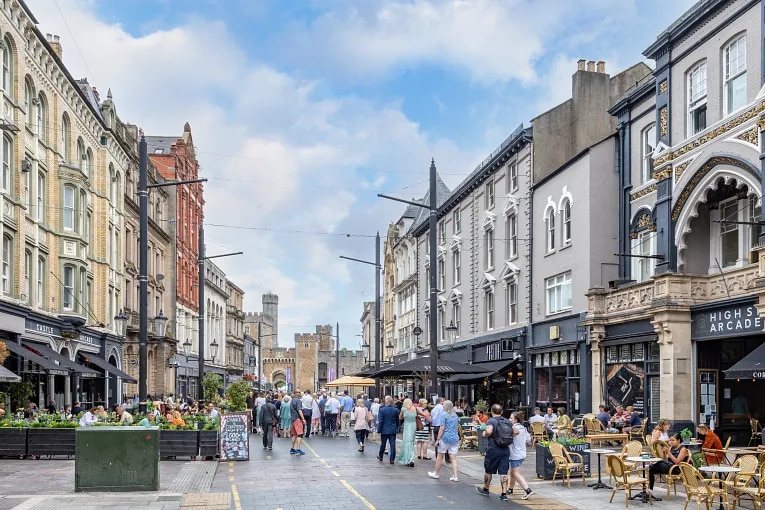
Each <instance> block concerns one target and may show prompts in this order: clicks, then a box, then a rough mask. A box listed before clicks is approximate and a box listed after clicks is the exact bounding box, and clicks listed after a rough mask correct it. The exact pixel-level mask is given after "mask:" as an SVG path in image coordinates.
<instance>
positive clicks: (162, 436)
mask: <svg viewBox="0 0 765 510" xmlns="http://www.w3.org/2000/svg"><path fill="white" fill-rule="evenodd" d="M197 455H199V431H198V430H160V431H159V458H160V459H167V458H171V457H172V458H175V459H179V460H188V459H189V457H196V456H197Z"/></svg>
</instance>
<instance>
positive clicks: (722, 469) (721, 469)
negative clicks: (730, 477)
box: [699, 466, 741, 510]
mask: <svg viewBox="0 0 765 510" xmlns="http://www.w3.org/2000/svg"><path fill="white" fill-rule="evenodd" d="M699 471H703V472H705V473H712V480H715V479H716V478H717V474H718V473H725V474H728V473H738V472H740V471H741V469H740V468H737V467H733V466H701V467H700V468H699ZM723 487H725V486H724V485H723ZM724 509H725V506H724V505H723V497H722V495H721V496H720V510H724Z"/></svg>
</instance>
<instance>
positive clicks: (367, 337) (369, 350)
mask: <svg viewBox="0 0 765 510" xmlns="http://www.w3.org/2000/svg"><path fill="white" fill-rule="evenodd" d="M359 320H360V321H361V350H362V351H363V353H364V361H365V363H367V364H370V365H374V362H375V355H376V354H377V351H378V350H379V351H380V361H384V358H383V355H384V353H385V347H384V346H383V348H382V349H380V347H379V346H378V345H377V342H376V341H375V322H376V320H375V302H374V301H364V311H363V312H362V313H361V319H359ZM380 338H381V339H382V331H381V332H380Z"/></svg>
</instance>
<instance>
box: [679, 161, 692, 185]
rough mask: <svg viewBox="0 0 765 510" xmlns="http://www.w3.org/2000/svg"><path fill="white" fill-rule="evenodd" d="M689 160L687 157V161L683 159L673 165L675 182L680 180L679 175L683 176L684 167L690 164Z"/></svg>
mask: <svg viewBox="0 0 765 510" xmlns="http://www.w3.org/2000/svg"><path fill="white" fill-rule="evenodd" d="M691 161H693V160H691V159H689V160H688V161H684V162H682V163H680V164H679V165H675V182H677V181H679V180H680V177H682V176H683V173H684V172H685V169H686V168H688V165H690V164H691Z"/></svg>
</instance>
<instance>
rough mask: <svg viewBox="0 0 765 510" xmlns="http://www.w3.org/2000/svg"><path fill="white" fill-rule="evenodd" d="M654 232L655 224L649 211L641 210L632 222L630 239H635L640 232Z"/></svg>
mask: <svg viewBox="0 0 765 510" xmlns="http://www.w3.org/2000/svg"><path fill="white" fill-rule="evenodd" d="M646 230H647V231H649V232H656V222H655V221H654V219H653V215H652V214H651V211H650V210H647V209H642V212H640V213H639V214H638V215H637V216H636V217H635V219H634V220H633V222H632V228H631V229H630V239H637V238H638V236H639V235H640V233H641V232H644V231H646Z"/></svg>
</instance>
